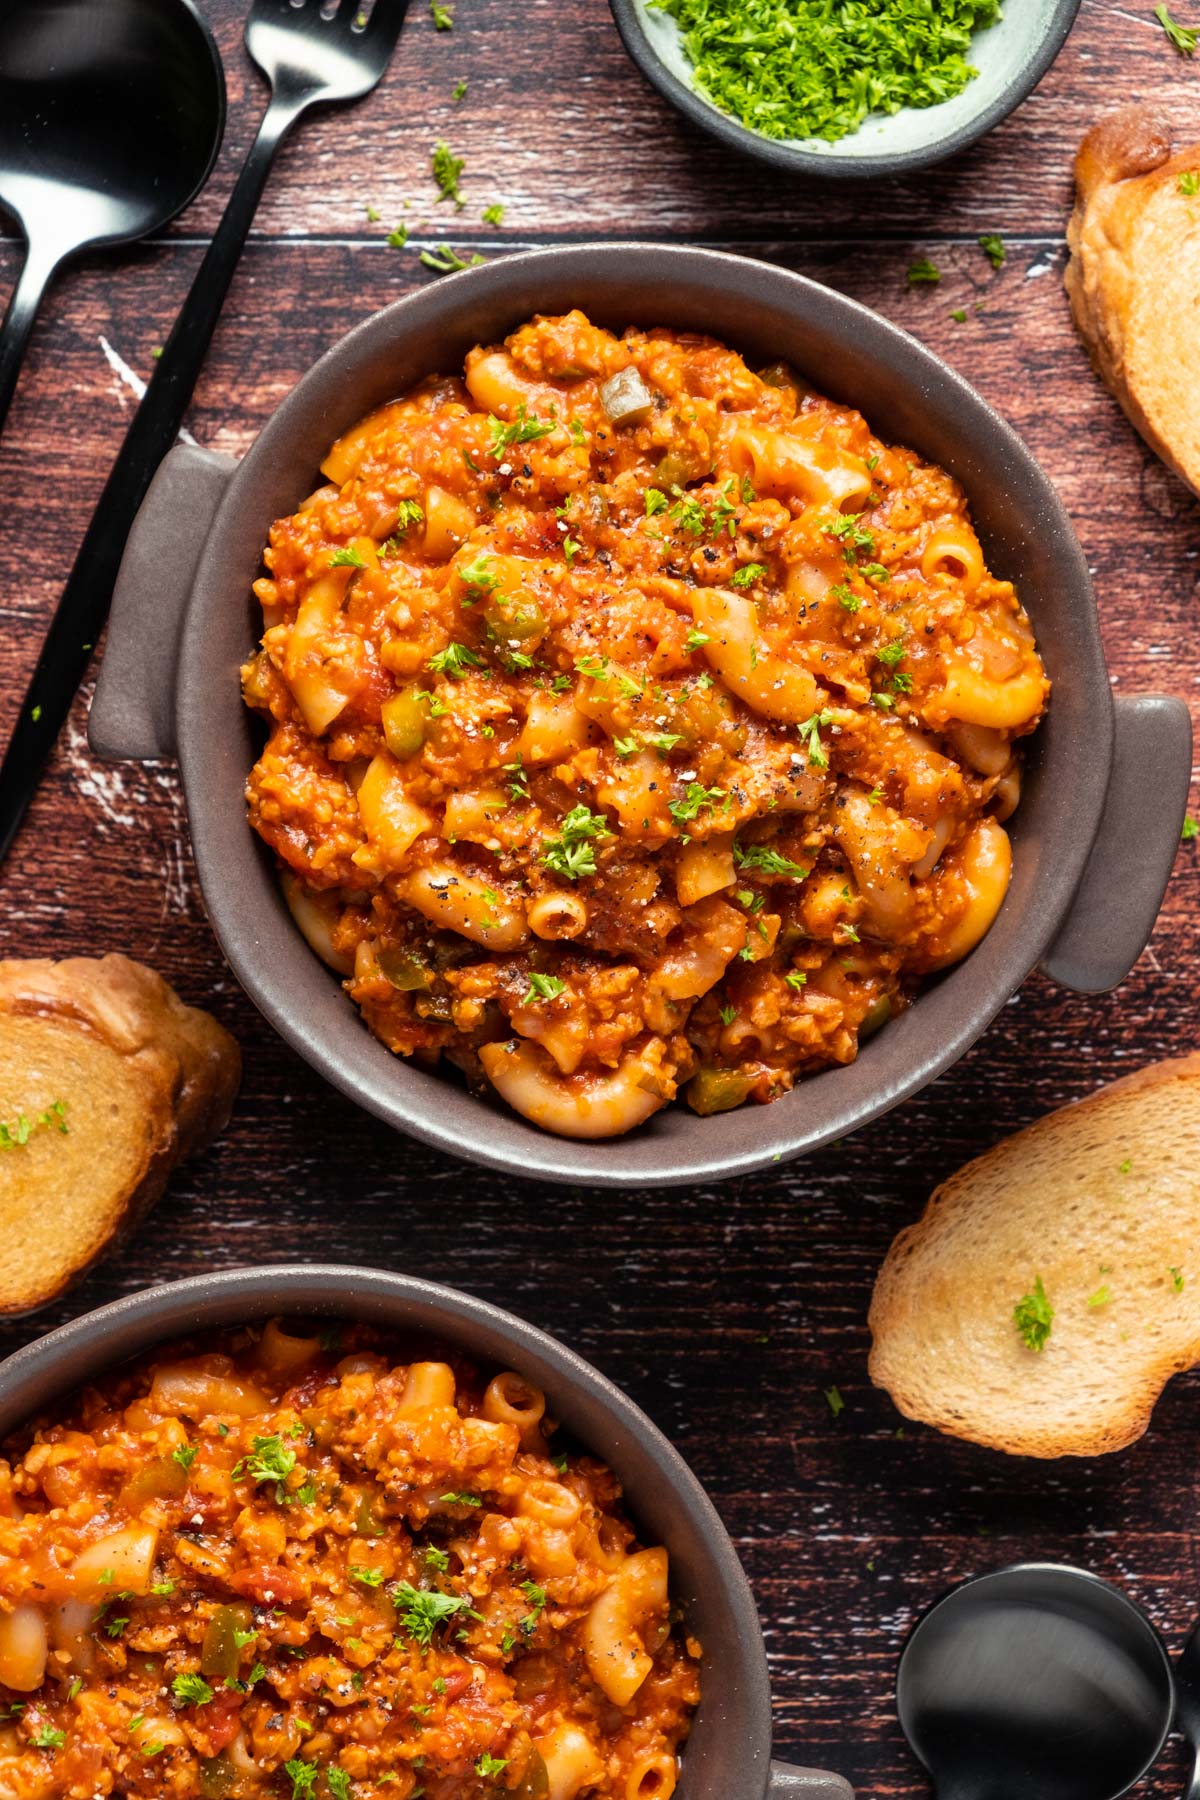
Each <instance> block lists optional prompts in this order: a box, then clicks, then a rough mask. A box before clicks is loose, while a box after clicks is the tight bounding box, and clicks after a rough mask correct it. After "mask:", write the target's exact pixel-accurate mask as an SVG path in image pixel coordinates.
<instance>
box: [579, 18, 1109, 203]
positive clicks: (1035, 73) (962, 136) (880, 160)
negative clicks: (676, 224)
mask: <svg viewBox="0 0 1200 1800" xmlns="http://www.w3.org/2000/svg"><path fill="white" fill-rule="evenodd" d="M609 6H610V8H611V10H612V15H613V18H614V20H615V21H616V26H617V30H618V31H619V33H620V35H621V41H622V43H623V44H624V46H625V48H626V50H627V51H628V53H629V57H630V59H631V61H633V62H634V63H636V65H637V67H638V68H639V69H640V70H641V72H642V74H643V75H644V76H645V78H646V80H647V81H648V82H649V83H650V85H651V86H652V87H654V88H657V90H658V92H659V93H660V94H661V95H662V96H663V99H664V100H669V101H670V102H671V105H672V106H674V107H675V108H676V109H677V110H678V111H679V112H681V113H683V114H684V116H685V117H686V118H688V119H690V120H691V121H692V123H693V124H694V125H698V126H699V127H700V129H701V130H702V131H707V132H708V133H709V135H710V136H711V137H715V138H717V139H718V140H719V141H720V142H721V143H723V144H727V145H728V146H729V147H730V148H731V149H733V150H740V151H742V152H744V154H746V155H747V156H753V157H756V158H757V159H758V160H759V161H760V162H765V163H769V164H771V166H772V167H773V168H776V169H788V170H790V171H791V172H792V173H793V174H797V175H811V176H815V177H817V178H818V179H821V178H825V179H828V180H830V181H868V180H878V179H879V178H880V176H886V175H906V174H910V173H912V172H913V171H914V170H916V169H925V168H928V167H929V166H930V165H931V164H933V163H939V162H944V161H945V160H946V158H947V157H950V156H953V155H954V154H955V153H956V152H957V151H959V150H966V149H968V148H969V147H970V145H972V144H974V143H977V142H978V140H979V139H980V138H981V137H985V136H986V135H987V133H988V132H989V131H993V130H994V129H995V127H996V126H997V125H999V124H1000V123H1001V121H1002V120H1003V119H1006V118H1007V117H1008V115H1009V113H1011V112H1014V111H1015V110H1016V108H1017V107H1018V106H1020V105H1021V103H1022V102H1023V101H1025V100H1027V99H1028V98H1029V95H1030V94H1031V93H1032V92H1033V90H1034V88H1035V87H1036V86H1037V85H1038V82H1039V81H1041V79H1042V77H1043V75H1045V74H1046V73H1047V71H1048V70H1049V69H1050V67H1051V65H1052V63H1053V62H1054V61H1055V60H1056V58H1057V56H1058V53H1059V51H1060V50H1061V49H1062V47H1063V45H1064V44H1065V43H1066V41H1067V38H1068V37H1069V35H1070V32H1071V27H1072V26H1073V25H1074V23H1075V18H1076V15H1077V13H1078V12H1079V7H1080V0H1051V13H1050V17H1049V19H1048V21H1047V24H1046V29H1045V30H1044V32H1043V35H1042V37H1041V40H1040V42H1039V43H1038V46H1037V49H1036V50H1035V52H1034V54H1033V55H1032V56H1031V57H1030V58H1029V60H1028V62H1025V63H1023V64H1022V65H1021V67H1020V68H1019V69H1018V70H1017V72H1016V73H1015V74H1014V75H1013V77H1012V79H1011V80H1010V81H1008V82H1007V83H1006V84H1005V86H1004V87H1003V88H1002V89H1001V91H1000V93H998V94H997V95H996V97H995V99H994V100H992V102H991V103H990V105H988V106H985V107H981V108H980V110H979V112H977V113H976V114H974V115H973V117H972V118H971V119H969V120H968V121H966V122H965V123H964V124H962V125H960V126H959V127H958V128H957V130H954V131H951V132H948V133H947V134H946V135H945V136H944V137H940V138H938V139H937V140H936V141H935V142H933V143H930V144H928V145H927V146H926V147H925V148H924V149H916V150H895V151H880V152H878V153H875V154H868V155H864V156H843V155H838V154H836V153H834V154H830V155H820V154H819V153H817V152H816V151H813V150H803V149H799V148H797V147H796V146H795V145H794V144H791V143H783V142H780V141H779V140H777V139H774V138H768V137H764V136H763V134H762V133H761V132H759V131H752V130H751V129H750V127H749V126H748V125H743V124H742V123H741V122H740V121H739V120H737V119H734V118H731V117H730V116H729V114H728V113H723V112H721V111H720V109H719V108H718V107H716V106H714V105H713V104H712V102H711V101H708V100H705V99H702V98H701V96H700V95H699V94H697V93H696V91H695V90H694V89H693V88H691V87H689V86H688V84H687V83H686V82H684V81H680V79H679V77H678V76H677V75H675V74H673V73H672V71H671V70H670V69H669V68H668V67H667V65H666V64H665V63H664V62H663V60H662V58H661V57H660V56H659V54H658V51H657V50H656V49H655V48H654V45H653V44H652V43H651V41H650V38H649V36H648V35H647V32H646V30H645V27H644V26H643V24H642V20H641V16H640V7H641V0H609ZM920 110H921V111H924V112H928V113H930V114H933V113H936V111H937V108H936V107H928V108H921V109H920Z"/></svg>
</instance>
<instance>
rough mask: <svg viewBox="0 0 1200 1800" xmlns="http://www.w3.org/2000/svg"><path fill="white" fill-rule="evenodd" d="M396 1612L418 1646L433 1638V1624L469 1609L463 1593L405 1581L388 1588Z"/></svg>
mask: <svg viewBox="0 0 1200 1800" xmlns="http://www.w3.org/2000/svg"><path fill="white" fill-rule="evenodd" d="M391 1595H392V1599H393V1600H394V1601H395V1603H396V1611H397V1612H398V1613H399V1615H400V1624H401V1625H402V1626H403V1628H404V1630H405V1631H406V1632H407V1633H408V1635H409V1637H410V1638H411V1639H412V1640H413V1642H414V1644H420V1646H421V1647H422V1649H428V1647H429V1645H430V1644H431V1643H432V1642H433V1634H434V1632H435V1631H436V1630H437V1627H438V1626H439V1625H441V1624H443V1623H444V1622H445V1621H446V1620H447V1619H452V1618H454V1617H455V1616H456V1615H457V1614H458V1613H461V1612H466V1613H469V1612H470V1610H471V1603H470V1601H469V1600H468V1599H467V1598H466V1596H465V1595H463V1594H443V1593H440V1592H439V1591H438V1590H437V1589H436V1588H415V1587H412V1586H411V1585H410V1584H409V1583H408V1582H407V1581H402V1582H400V1583H399V1584H398V1585H397V1586H396V1587H394V1588H392V1590H391Z"/></svg>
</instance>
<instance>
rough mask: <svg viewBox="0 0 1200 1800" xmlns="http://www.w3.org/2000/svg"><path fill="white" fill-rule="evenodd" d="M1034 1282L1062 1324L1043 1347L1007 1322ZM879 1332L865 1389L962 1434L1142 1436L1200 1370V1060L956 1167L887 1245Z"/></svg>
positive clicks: (1018, 1444)
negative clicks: (1168, 1395)
mask: <svg viewBox="0 0 1200 1800" xmlns="http://www.w3.org/2000/svg"><path fill="white" fill-rule="evenodd" d="M1038 1277H1040V1278H1041V1281H1042V1284H1043V1287H1044V1290H1045V1295H1046V1298H1047V1300H1048V1301H1049V1304H1050V1306H1051V1307H1052V1308H1053V1311H1054V1316H1053V1320H1052V1321H1051V1324H1050V1332H1049V1336H1048V1337H1047V1338H1046V1340H1045V1343H1044V1345H1043V1347H1042V1348H1041V1349H1040V1350H1035V1349H1031V1348H1029V1347H1028V1344H1027V1342H1026V1341H1025V1340H1024V1338H1023V1337H1022V1334H1021V1332H1020V1331H1019V1330H1018V1328H1017V1323H1016V1321H1015V1319H1014V1316H1013V1312H1014V1307H1015V1306H1016V1305H1017V1303H1018V1302H1019V1301H1020V1300H1021V1299H1022V1298H1023V1296H1025V1295H1026V1294H1029V1293H1030V1292H1031V1291H1032V1290H1033V1289H1034V1286H1035V1282H1036V1280H1037V1278H1038ZM870 1325H871V1332H872V1338H873V1346H872V1350H871V1361H870V1371H871V1378H872V1380H873V1381H874V1382H875V1383H876V1384H877V1385H878V1386H879V1387H882V1388H886V1389H887V1391H888V1392H889V1393H890V1394H891V1396H892V1399H893V1400H894V1401H895V1403H896V1405H897V1406H898V1407H899V1409H900V1411H901V1412H902V1413H904V1414H906V1415H907V1417H909V1418H910V1419H920V1420H922V1421H923V1422H924V1423H925V1424H927V1425H935V1426H937V1428H938V1430H939V1431H945V1432H948V1433H950V1435H951V1436H953V1437H961V1438H968V1439H970V1440H971V1441H972V1442H973V1443H977V1444H987V1445H989V1446H991V1447H992V1448H993V1449H996V1450H1007V1451H1009V1452H1010V1453H1011V1454H1013V1455H1017V1456H1096V1455H1099V1454H1101V1453H1102V1452H1105V1451H1109V1450H1120V1449H1123V1448H1124V1446H1125V1445H1126V1444H1131V1443H1132V1442H1133V1441H1134V1439H1135V1438H1138V1437H1140V1436H1141V1435H1142V1433H1143V1432H1144V1431H1145V1429H1146V1426H1147V1425H1148V1424H1149V1422H1150V1414H1151V1410H1152V1408H1153V1406H1154V1402H1155V1401H1156V1400H1157V1398H1158V1396H1159V1394H1160V1393H1161V1392H1162V1389H1163V1386H1164V1385H1165V1383H1166V1382H1167V1381H1168V1380H1169V1379H1170V1377H1171V1376H1172V1375H1175V1374H1178V1373H1179V1371H1180V1370H1182V1369H1189V1368H1191V1367H1193V1366H1194V1365H1195V1364H1196V1363H1197V1362H1200V1055H1196V1056H1186V1057H1182V1058H1180V1059H1179V1060H1178V1061H1174V1062H1166V1063H1159V1064H1156V1065H1155V1066H1153V1067H1151V1068H1149V1069H1146V1070H1143V1071H1142V1072H1141V1073H1139V1074H1137V1075H1131V1076H1127V1077H1126V1078H1125V1079H1124V1080H1122V1081H1116V1082H1113V1083H1112V1085H1111V1086H1109V1087H1104V1088H1101V1089H1100V1090H1099V1091H1098V1092H1097V1093H1095V1094H1093V1095H1092V1096H1091V1097H1090V1098H1089V1099H1087V1100H1083V1101H1080V1102H1079V1104H1078V1105H1075V1106H1067V1107H1064V1108H1063V1109H1062V1111H1061V1112H1054V1113H1050V1114H1049V1116H1048V1117H1047V1118H1044V1119H1040V1120H1039V1121H1038V1122H1037V1124H1035V1125H1031V1126H1030V1127H1029V1128H1028V1130H1026V1131H1020V1132H1018V1133H1017V1134H1016V1136H1015V1137H1011V1138H1008V1139H1006V1140H1005V1141H1004V1142H1003V1143H1001V1144H998V1145H997V1146H996V1148H995V1149H994V1150H990V1151H988V1153H987V1155H986V1156H981V1157H980V1158H979V1160H978V1161H977V1162H972V1163H968V1164H967V1165H966V1166H965V1168H962V1169H960V1170H959V1171H958V1172H957V1173H956V1174H954V1175H952V1176H951V1177H950V1179H949V1181H947V1182H945V1183H944V1184H943V1185H942V1187H940V1188H939V1189H938V1190H937V1192H936V1193H935V1194H934V1196H933V1198H932V1199H931V1200H930V1202H929V1204H928V1206H927V1207H926V1209H925V1213H924V1216H923V1217H922V1218H921V1219H920V1220H919V1221H918V1223H917V1224H915V1225H910V1226H909V1227H908V1228H907V1229H906V1230H904V1231H902V1232H901V1233H900V1235H899V1237H898V1238H897V1239H896V1241H895V1243H894V1244H893V1245H892V1247H891V1249H890V1250H889V1252H888V1255H887V1258H886V1260H885V1262H884V1265H883V1268H882V1269H881V1271H880V1274H879V1279H878V1281H877V1282H876V1285H875V1294H874V1298H873V1300H872V1302H871V1314H870ZM1031 1335H1035V1336H1036V1334H1031Z"/></svg>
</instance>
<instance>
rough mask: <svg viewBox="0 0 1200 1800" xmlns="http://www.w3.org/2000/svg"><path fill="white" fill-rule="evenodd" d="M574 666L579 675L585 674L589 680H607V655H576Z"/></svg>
mask: <svg viewBox="0 0 1200 1800" xmlns="http://www.w3.org/2000/svg"><path fill="white" fill-rule="evenodd" d="M575 667H576V668H577V669H578V670H579V673H580V674H581V675H586V676H587V677H588V680H589V681H607V680H608V658H607V656H577V657H576V658H575Z"/></svg>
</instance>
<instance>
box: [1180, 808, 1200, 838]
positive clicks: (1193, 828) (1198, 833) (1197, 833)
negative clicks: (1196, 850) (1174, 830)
mask: <svg viewBox="0 0 1200 1800" xmlns="http://www.w3.org/2000/svg"><path fill="white" fill-rule="evenodd" d="M1196 837H1200V822H1198V821H1197V820H1195V819H1193V817H1192V815H1191V813H1188V814H1187V816H1186V818H1185V819H1184V821H1183V828H1182V830H1181V831H1180V833H1179V839H1180V842H1181V843H1184V844H1190V843H1191V842H1192V840H1193V838H1196Z"/></svg>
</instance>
